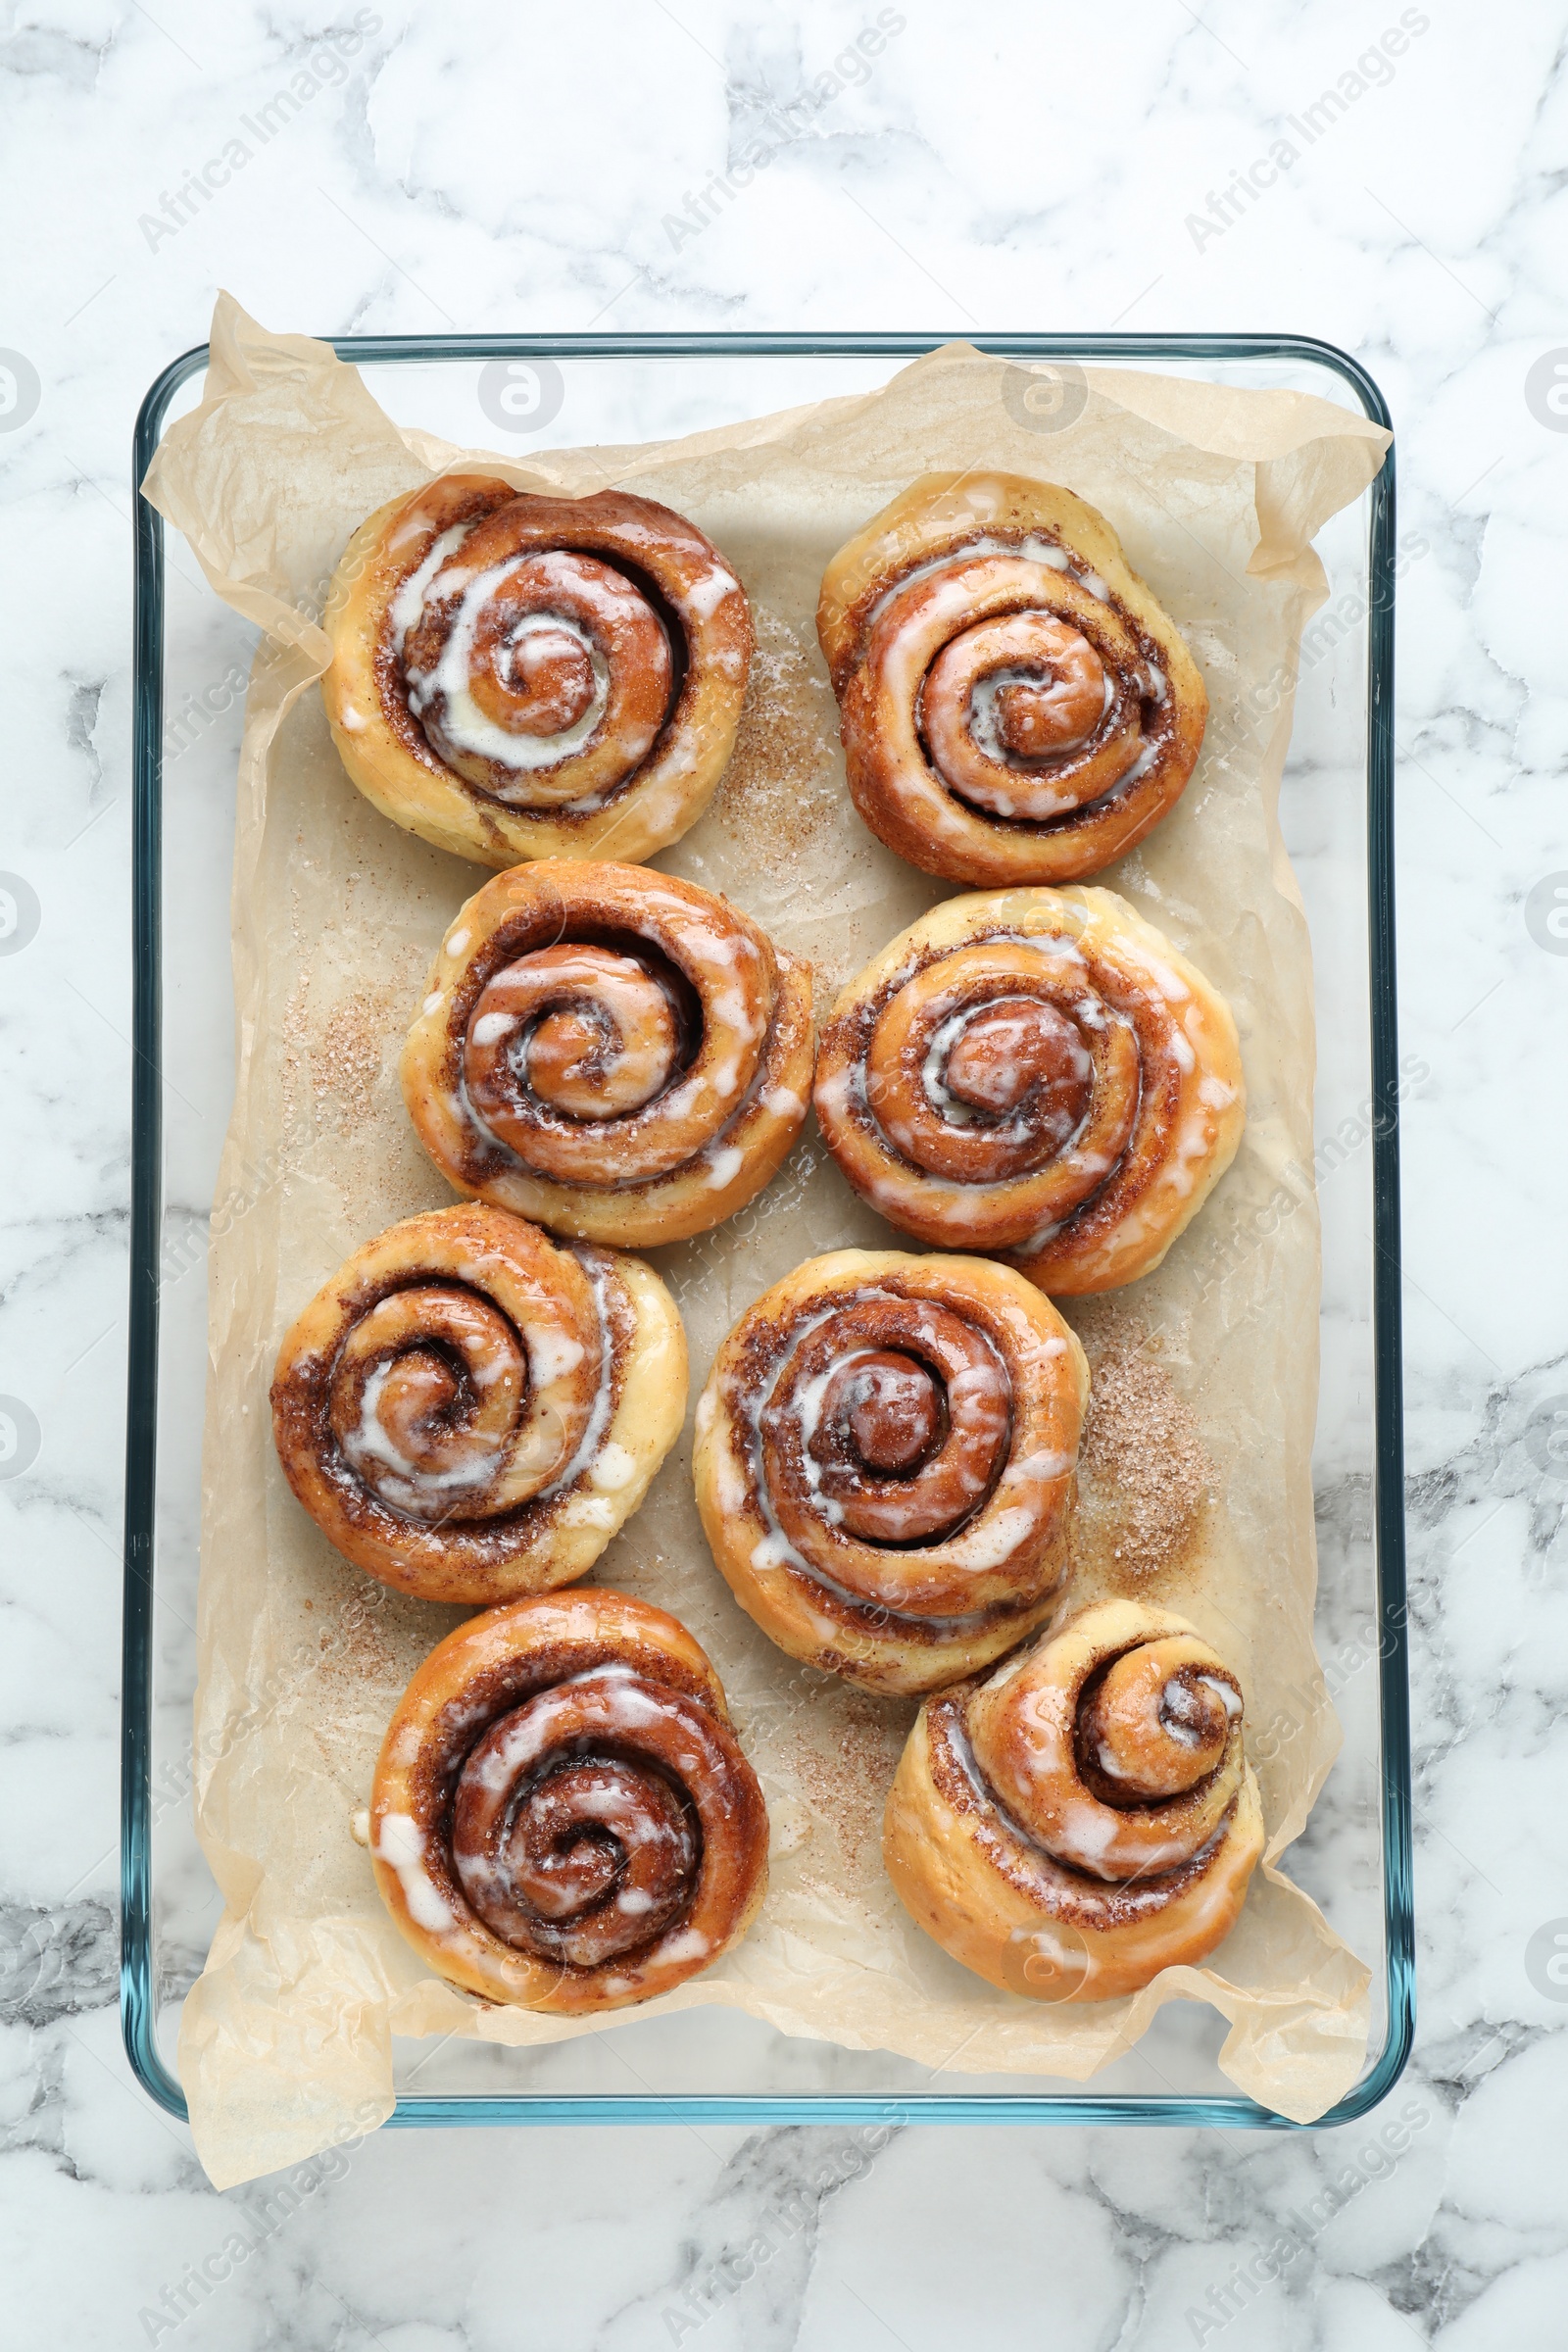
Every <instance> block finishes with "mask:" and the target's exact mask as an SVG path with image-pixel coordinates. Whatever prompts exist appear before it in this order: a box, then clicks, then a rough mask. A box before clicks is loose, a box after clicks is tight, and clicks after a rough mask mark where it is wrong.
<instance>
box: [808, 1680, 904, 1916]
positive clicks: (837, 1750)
mask: <svg viewBox="0 0 1568 2352" xmlns="http://www.w3.org/2000/svg"><path fill="white" fill-rule="evenodd" d="M836 1695H837V1694H836ZM833 1713H834V1714H835V1715H836V1716H837V1718H838V1720H837V1722H836V1723H829V1722H828V1721H826V1720H824V1721H823V1722H822V1723H821V1724H820V1725H819V1726H818V1727H817V1729H816V1735H815V1737H813V1736H812V1734H811V1733H810V1732H798V1733H796V1735H795V1736H794V1738H793V1739H792V1740H790V1742H789V1746H788V1749H787V1751H786V1752H787V1757H788V1764H789V1767H790V1768H791V1769H792V1770H793V1772H794V1776H795V1781H796V1785H797V1788H798V1789H799V1793H800V1799H801V1802H802V1804H803V1805H804V1807H805V1808H806V1812H807V1814H808V1816H809V1819H810V1820H811V1821H813V1822H815V1823H818V1824H821V1825H823V1826H825V1827H826V1828H827V1829H828V1830H829V1831H830V1832H831V1833H832V1835H833V1837H834V1838H835V1839H836V1841H837V1843H838V1847H839V1852H840V1855H841V1856H842V1859H843V1865H844V1870H845V1873H846V1874H847V1877H849V1878H850V1879H851V1880H852V1881H853V1878H854V1875H855V1874H857V1873H858V1872H859V1871H860V1870H861V1869H862V1868H863V1867H864V1863H865V1860H866V1858H867V1857H868V1856H871V1855H874V1854H878V1853H880V1851H881V1839H882V1808H883V1806H884V1805H885V1804H886V1802H887V1793H888V1789H889V1786H890V1784H891V1782H892V1779H893V1775H894V1773H895V1771H896V1770H897V1768H898V1761H899V1757H900V1755H901V1754H902V1753H903V1750H904V1742H905V1740H906V1739H907V1736H908V1729H909V1721H910V1719H911V1717H912V1713H913V1710H912V1708H898V1709H895V1708H893V1707H891V1706H889V1705H888V1704H887V1703H886V1702H885V1701H884V1702H880V1703H879V1702H878V1701H877V1700H876V1699H874V1698H870V1697H867V1696H865V1695H864V1694H863V1693H862V1692H860V1691H847V1692H845V1693H843V1694H842V1695H841V1696H840V1697H839V1703H838V1705H837V1706H836V1707H835V1708H834V1710H833Z"/></svg>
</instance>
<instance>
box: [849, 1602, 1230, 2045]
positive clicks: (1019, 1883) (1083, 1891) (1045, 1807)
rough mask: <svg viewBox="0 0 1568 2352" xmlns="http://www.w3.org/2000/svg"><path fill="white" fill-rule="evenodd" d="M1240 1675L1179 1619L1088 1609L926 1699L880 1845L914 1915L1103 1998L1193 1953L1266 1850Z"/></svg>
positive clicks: (982, 1971)
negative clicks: (985, 1671) (982, 1674)
mask: <svg viewBox="0 0 1568 2352" xmlns="http://www.w3.org/2000/svg"><path fill="white" fill-rule="evenodd" d="M1242 1714H1243V1699H1242V1687H1241V1685H1240V1683H1239V1682H1238V1681H1237V1679H1236V1676H1235V1675H1234V1674H1233V1673H1232V1672H1231V1669H1230V1668H1229V1667H1228V1666H1227V1665H1226V1664H1225V1662H1224V1660H1223V1659H1222V1658H1220V1657H1219V1655H1218V1654H1217V1652H1216V1651H1214V1650H1213V1649H1212V1648H1210V1646H1209V1644H1208V1643H1207V1642H1204V1641H1203V1640H1202V1638H1201V1636H1200V1635H1199V1634H1198V1633H1196V1632H1195V1630H1194V1629H1193V1627H1192V1626H1190V1625H1188V1624H1187V1623H1186V1622H1185V1620H1184V1619H1182V1618H1180V1617H1173V1616H1172V1615H1171V1614H1170V1613H1169V1611H1168V1610H1165V1609H1152V1608H1146V1607H1144V1606H1143V1605H1142V1604H1141V1603H1139V1602H1137V1601H1130V1600H1111V1601H1102V1602H1100V1603H1098V1604H1097V1605H1096V1606H1094V1607H1092V1608H1087V1609H1084V1610H1082V1611H1081V1612H1080V1613H1079V1614H1078V1615H1076V1616H1073V1617H1070V1618H1068V1619H1067V1620H1066V1621H1065V1622H1064V1623H1063V1624H1061V1625H1060V1626H1058V1627H1056V1628H1055V1629H1054V1631H1053V1632H1051V1633H1050V1634H1048V1635H1047V1636H1046V1637H1045V1639H1044V1640H1043V1641H1041V1642H1037V1643H1036V1644H1035V1645H1034V1646H1033V1647H1032V1648H1030V1649H1027V1650H1025V1651H1023V1652H1022V1653H1021V1654H1020V1655H1019V1656H1018V1657H1015V1658H1009V1659H1008V1660H1007V1662H1006V1664H1005V1666H1003V1667H1001V1668H999V1669H998V1671H997V1672H996V1673H995V1674H993V1675H992V1677H991V1679H990V1680H989V1682H968V1683H963V1684H960V1685H958V1686H957V1687H956V1689H954V1690H952V1691H942V1692H940V1693H939V1694H938V1695H937V1696H936V1697H934V1698H929V1699H927V1701H926V1702H925V1704H924V1706H923V1707H922V1708H921V1710H920V1714H919V1718H918V1720H917V1721H916V1723H915V1726H914V1729H913V1731H912V1732H911V1733H910V1735H909V1740H908V1744H907V1747H906V1748H905V1751H904V1755H903V1758H902V1760H901V1762H900V1765H899V1769H898V1772H897V1774H896V1775H895V1777H894V1782H893V1788H892V1790H891V1792H890V1794H889V1797H888V1806H887V1819H886V1825H885V1831H884V1840H883V1850H884V1853H885V1856H886V1860H887V1866H888V1874H889V1876H890V1877H891V1879H892V1881H893V1884H894V1887H896V1888H897V1890H898V1893H899V1896H900V1899H901V1900H902V1902H903V1903H904V1905H905V1908H906V1909H907V1911H908V1913H909V1915H910V1917H911V1918H913V1919H914V1920H915V1921H917V1922H918V1924H919V1925H920V1926H921V1927H922V1928H923V1929H924V1930H925V1932H926V1934H927V1935H928V1936H934V1937H935V1939H936V1941H937V1942H938V1943H940V1944H941V1945H942V1947H943V1949H944V1950H945V1951H948V1952H951V1953H952V1954H953V1957H954V1958H955V1959H956V1960H960V1961H961V1962H962V1963H963V1965H964V1967H965V1968H969V1969H973V1971H974V1972H975V1974H976V1975H977V1976H981V1977H985V1978H987V1979H989V1981H990V1982H991V1983H992V1984H993V1985H1003V1986H1005V1988H1006V1989H1007V1990H1009V1991H1012V1992H1020V1993H1024V1994H1027V1995H1028V1996H1029V1997H1030V1998H1031V1999H1034V2000H1044V2001H1104V2000H1110V1999H1113V1998H1114V1997H1115V1996H1116V1995H1118V1994H1120V1993H1128V1992H1136V1991H1138V1990H1139V1989H1140V1987H1141V1986H1143V1985H1147V1984H1148V1983H1149V1982H1150V1980H1151V1979H1152V1978H1153V1977H1155V1976H1157V1975H1158V1974H1159V1971H1160V1970H1161V1969H1162V1968H1174V1967H1177V1966H1179V1965H1182V1964H1184V1963H1185V1964H1192V1963H1194V1962H1197V1961H1199V1960H1201V1959H1203V1958H1204V1957H1205V1956H1206V1954H1208V1953H1209V1952H1211V1951H1212V1950H1213V1949H1214V1947H1215V1945H1216V1944H1219V1943H1222V1942H1223V1941H1224V1939H1225V1937H1226V1936H1228V1935H1229V1934H1230V1932H1231V1930H1232V1928H1233V1927H1234V1926H1235V1925H1236V1921H1237V1917H1238V1915H1239V1913H1240V1911H1241V1908H1242V1902H1243V1898H1244V1896H1245V1895H1246V1892H1247V1883H1248V1880H1249V1879H1250V1876H1251V1873H1252V1869H1253V1866H1254V1864H1255V1863H1256V1861H1257V1859H1258V1856H1259V1855H1260V1854H1261V1852H1262V1850H1263V1820H1262V1814H1261V1811H1260V1810H1259V1806H1258V1798H1257V1787H1256V1783H1255V1782H1254V1780H1253V1778H1252V1774H1251V1769H1250V1766H1249V1765H1248V1763H1247V1760H1246V1757H1245V1755H1244V1753H1243V1745H1242Z"/></svg>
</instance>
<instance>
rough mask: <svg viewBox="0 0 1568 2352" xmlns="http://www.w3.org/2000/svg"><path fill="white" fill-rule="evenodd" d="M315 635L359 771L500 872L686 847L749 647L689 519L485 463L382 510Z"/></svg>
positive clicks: (380, 796) (739, 613)
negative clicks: (578, 494)
mask: <svg viewBox="0 0 1568 2352" xmlns="http://www.w3.org/2000/svg"><path fill="white" fill-rule="evenodd" d="M326 628H327V633H328V635H329V636H330V637H331V640H332V647H333V655H332V664H331V667H330V668H329V670H328V671H327V673H326V676H325V678H324V679H323V680H322V694H323V696H324V698H325V703H326V710H327V716H328V719H329V720H330V722H331V726H332V732H333V736H334V739H335V741H336V743H337V747H338V750H339V752H340V754H341V755H342V758H343V760H344V764H345V765H346V766H347V768H348V770H349V773H350V775H351V776H352V777H353V778H354V781H355V782H356V783H357V784H358V785H359V786H360V789H361V790H362V791H363V792H365V793H367V794H368V797H369V798H370V799H371V800H372V801H374V802H375V804H376V806H377V807H378V808H380V809H382V810H383V811H384V813H385V814H387V815H388V816H390V817H392V818H393V820H394V821H395V822H396V823H398V824H401V825H405V826H407V827H408V828H409V829H410V830H411V831H413V832H416V833H418V834H420V835H421V836H422V837H423V838H424V839H425V840H427V841H434V842H436V843H438V844H439V846H440V847H442V848H444V849H450V850H455V851H456V852H457V853H458V855H460V856H462V857H468V858H482V859H483V860H484V861H485V862H486V863H487V864H490V865H510V864H512V863H513V862H515V860H516V859H518V858H536V857H554V856H560V855H565V856H574V857H590V856H593V855H594V854H596V852H597V851H598V850H599V849H600V848H601V847H603V846H605V845H606V844H607V843H608V842H609V841H610V840H612V839H613V842H614V845H615V849H616V853H617V855H618V856H620V857H622V858H646V857H648V856H650V855H651V854H652V852H653V851H655V850H656V849H660V848H662V846H663V845H664V844H665V843H667V842H670V841H673V840H676V839H677V838H678V837H679V835H680V834H681V833H683V832H684V831H685V830H686V828H687V826H688V825H690V824H691V823H692V822H693V820H694V819H695V818H696V817H697V815H698V814H699V813H700V811H701V810H702V809H703V808H704V806H705V805H706V803H707V800H708V798H709V795H710V794H711V791H712V790H713V787H714V786H715V785H716V783H717V782H718V778H719V775H720V774H721V772H722V770H723V767H724V763H725V761H726V760H728V758H729V754H730V750H731V747H732V745H733V743H734V739H735V730H736V727H737V726H738V724H739V720H740V711H741V704H742V701H743V699H744V696H745V691H746V679H747V673H748V670H749V667H750V663H751V656H752V624H751V614H750V611H749V608H748V606H747V602H746V596H745V592H744V591H743V589H742V587H741V585H740V582H739V581H738V580H737V579H736V577H735V575H734V573H733V572H732V571H731V570H730V568H729V566H728V565H727V564H725V563H724V561H723V559H722V557H721V556H720V555H719V553H718V551H717V549H716V548H715V547H713V545H712V544H711V541H710V540H709V539H707V538H706V537H705V536H704V534H703V533H702V532H701V531H700V530H698V529H697V527H696V525H695V524H694V523H690V522H688V521H686V519H685V518H684V516H682V515H676V514H674V513H673V512H672V511H671V510H670V509H669V508H668V507H662V506H658V505H656V504H655V503H654V502H653V500H651V499H646V498H633V497H630V496H628V495H627V494H626V493H624V492H621V491H613V490H610V491H601V492H599V493H598V494H597V495H595V496H594V497H592V498H576V499H573V498H542V497H535V496H533V495H530V494H528V493H521V494H519V493H518V492H516V491H515V490H514V489H513V487H512V486H511V484H510V483H508V482H504V481H499V480H495V479H493V478H491V477H490V476H487V475H482V474H449V475H445V476H443V477H442V478H441V479H440V480H438V481H434V482H430V483H427V484H426V485H425V487H424V488H423V489H422V490H418V491H416V492H414V493H412V494H411V495H410V496H408V497H405V498H401V499H397V500H394V501H393V502H392V504H391V505H390V506H387V507H383V508H382V509H380V511H379V512H378V513H377V514H375V515H371V516H370V518H369V520H368V522H366V523H365V524H363V525H362V527H361V529H360V530H359V531H358V532H357V533H356V534H355V537H354V538H353V540H352V541H351V542H350V544H349V547H348V550H347V552H346V554H345V556H344V558H343V562H342V564H341V565H340V566H339V569H338V572H337V575H336V578H335V580H334V583H333V589H332V594H331V596H330V598H329V600H328V606H327V613H326Z"/></svg>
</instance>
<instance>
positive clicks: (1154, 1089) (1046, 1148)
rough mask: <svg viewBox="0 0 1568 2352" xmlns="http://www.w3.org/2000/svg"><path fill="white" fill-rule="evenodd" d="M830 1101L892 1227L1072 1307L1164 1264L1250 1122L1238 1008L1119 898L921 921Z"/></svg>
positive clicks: (840, 1016)
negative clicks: (980, 1253)
mask: <svg viewBox="0 0 1568 2352" xmlns="http://www.w3.org/2000/svg"><path fill="white" fill-rule="evenodd" d="M813 1099H814V1102H815V1106H816V1114H817V1118H818V1120H819V1122H820V1124H821V1128H822V1133H823V1137H824V1139H825V1140H826V1143H827V1147H828V1150H829V1151H830V1152H832V1154H833V1156H834V1158H835V1159H836V1160H837V1162H838V1164H839V1166H840V1167H841V1168H842V1170H843V1171H844V1174H845V1175H846V1177H847V1178H848V1179H849V1181H850V1183H851V1184H852V1185H854V1187H855V1189H856V1191H857V1192H858V1193H859V1194H860V1195H861V1197H862V1198H863V1199H864V1200H866V1201H869V1202H870V1203H871V1205H872V1207H873V1208H875V1209H877V1210H879V1211H880V1213H881V1214H882V1215H883V1216H884V1217H886V1218H887V1219H888V1221H889V1222H890V1223H891V1224H894V1225H897V1226H898V1227H899V1228H900V1229H901V1231H903V1232H905V1233H907V1234H910V1235H912V1236H913V1237H914V1238H915V1239H916V1240H917V1241H921V1242H925V1243H929V1244H936V1245H939V1246H941V1247H944V1248H947V1249H956V1250H994V1251H996V1252H997V1253H998V1254H999V1255H1005V1256H1006V1257H1007V1258H1008V1259H1009V1260H1010V1261H1011V1263H1013V1264H1014V1265H1016V1266H1017V1267H1018V1268H1019V1269H1020V1271H1021V1272H1023V1273H1025V1274H1027V1275H1028V1276H1029V1278H1030V1279H1031V1281H1034V1282H1038V1283H1039V1284H1040V1286H1041V1288H1042V1289H1043V1290H1046V1291H1049V1292H1051V1293H1052V1294H1053V1295H1054V1296H1057V1297H1063V1298H1065V1297H1073V1296H1076V1295H1078V1294H1081V1293H1084V1292H1091V1291H1106V1290H1114V1289H1116V1288H1117V1287H1119V1285H1121V1284H1123V1283H1127V1282H1132V1281H1135V1280H1136V1279H1137V1278H1138V1277H1139V1276H1140V1275H1142V1274H1147V1273H1149V1272H1151V1271H1152V1268H1153V1267H1155V1266H1157V1265H1158V1264H1159V1262H1160V1260H1161V1258H1162V1257H1163V1256H1164V1255H1165V1252H1166V1250H1169V1248H1170V1247H1171V1244H1172V1243H1173V1242H1174V1241H1175V1240H1176V1238H1177V1236H1178V1234H1180V1233H1181V1232H1182V1231H1183V1230H1184V1228H1185V1227H1186V1226H1187V1225H1188V1224H1189V1223H1190V1222H1191V1221H1192V1219H1193V1218H1194V1217H1195V1216H1196V1215H1197V1214H1198V1211H1199V1209H1200V1208H1201V1206H1202V1204H1203V1202H1204V1201H1205V1200H1206V1199H1207V1198H1208V1195H1209V1194H1210V1192H1211V1191H1212V1190H1213V1188H1214V1186H1215V1185H1216V1184H1217V1183H1218V1181H1219V1179H1220V1177H1221V1176H1222V1175H1223V1174H1224V1172H1225V1170H1226V1169H1227V1168H1228V1167H1229V1165H1230V1163H1231V1161H1232V1159H1233V1158H1234V1157H1235V1155H1236V1150H1237V1147H1238V1145H1239V1143H1240V1141H1241V1136H1242V1129H1243V1126H1244V1124H1245V1121H1246V1090H1245V1086H1244V1082H1243V1076H1242V1060H1241V1049H1240V1045H1239V1043H1238V1040H1237V1035H1236V1024H1235V1022H1234V1020H1233V1019H1232V1017H1231V1013H1230V1008H1229V1006H1228V1005H1226V1004H1225V1001H1224V999H1223V998H1222V997H1221V996H1220V995H1219V994H1218V992H1217V991H1216V990H1215V989H1213V988H1212V987H1210V985H1209V983H1208V982H1207V981H1206V980H1205V979H1204V978H1203V976H1202V974H1201V972H1199V971H1198V970H1197V969H1196V968H1195V967H1194V966H1193V965H1192V964H1191V963H1189V962H1188V961H1187V960H1186V958H1185V957H1184V956H1180V955H1178V953H1177V951H1176V950H1175V949H1174V948H1173V947H1172V946H1171V944H1170V942H1169V940H1167V939H1166V938H1164V937H1163V935H1162V934H1161V933H1160V932H1158V931H1156V930H1154V928H1153V927H1152V924H1149V923H1146V922H1145V921H1144V920H1143V918H1142V916H1140V915H1139V914H1138V913H1136V912H1135V910H1134V909H1133V908H1132V907H1129V906H1128V905H1127V904H1126V902H1125V901H1124V900H1122V899H1119V898H1117V897H1116V896H1115V895H1114V894H1113V893H1112V892H1110V891H1108V890H1064V891H1054V890H1011V891H988V892H976V893H974V894H973V895H971V896H968V897H963V898H956V899H949V900H948V901H946V902H945V904H943V905H942V906H940V907H936V908H934V909H933V911H932V912H931V913H930V914H928V915H925V916H923V917H922V918H921V920H920V921H919V922H917V923H912V924H911V925H910V926H909V928H908V929H907V931H904V932H902V933H901V934H900V936H899V937H898V938H897V939H895V940H894V941H892V943H891V944H890V945H889V946H888V947H886V948H884V950H883V951H882V953H881V955H880V956H876V957H875V958H874V959H873V961H872V962H871V963H869V964H868V965H867V966H866V968H865V970H864V971H863V972H861V973H859V974H858V976H857V978H856V979H854V980H852V981H851V982H850V984H849V986H848V988H847V989H845V991H844V992H843V994H842V995H841V996H840V998H839V1000H838V1003H837V1004H836V1005H834V1007H833V1012H832V1016H831V1018H830V1019H829V1020H828V1022H827V1024H826V1026H825V1027H824V1029H823V1032H822V1039H821V1045H820V1049H819V1052H818V1054H817V1064H816V1080H815V1087H814V1097H813Z"/></svg>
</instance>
